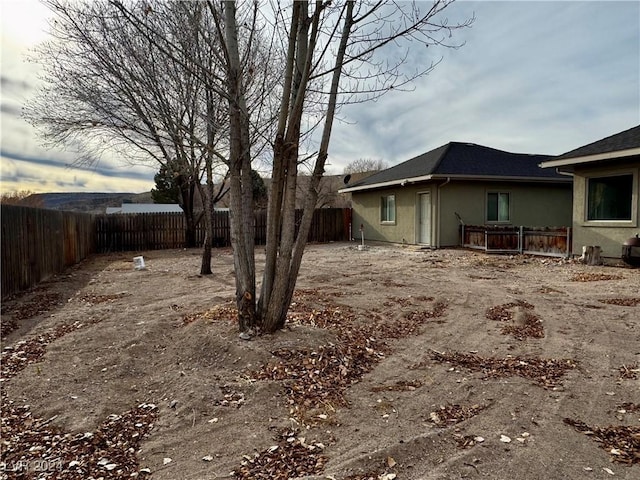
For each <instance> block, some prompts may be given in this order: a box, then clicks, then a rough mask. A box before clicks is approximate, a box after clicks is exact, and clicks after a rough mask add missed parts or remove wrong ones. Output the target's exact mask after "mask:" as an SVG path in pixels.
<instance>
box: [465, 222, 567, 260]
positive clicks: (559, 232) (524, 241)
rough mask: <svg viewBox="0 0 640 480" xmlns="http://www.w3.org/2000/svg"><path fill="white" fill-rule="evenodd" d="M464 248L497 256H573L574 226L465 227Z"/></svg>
mask: <svg viewBox="0 0 640 480" xmlns="http://www.w3.org/2000/svg"><path fill="white" fill-rule="evenodd" d="M461 239H462V240H461V243H462V246H463V247H466V248H475V249H479V250H484V251H485V252H493V253H526V254H530V255H546V256H551V257H569V256H570V255H571V228H570V227H522V226H520V227H518V226H504V227H500V226H494V225H479V226H478V225H462V227H461Z"/></svg>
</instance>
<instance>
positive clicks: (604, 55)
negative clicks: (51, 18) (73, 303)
mask: <svg viewBox="0 0 640 480" xmlns="http://www.w3.org/2000/svg"><path fill="white" fill-rule="evenodd" d="M473 14H475V17H476V21H475V23H474V25H473V27H472V28H471V29H468V30H465V31H463V32H459V33H458V34H456V35H457V36H456V38H457V39H458V40H460V41H464V42H466V44H465V46H464V47H462V48H461V49H458V50H445V49H442V50H436V49H433V50H430V52H431V53H430V54H431V55H433V57H432V58H433V59H436V60H437V59H438V58H440V57H442V62H441V63H440V64H439V65H438V66H437V67H436V69H435V70H434V71H433V72H432V73H431V74H430V75H428V76H427V77H425V78H423V79H421V80H420V81H419V82H418V83H417V84H415V85H414V87H415V88H414V89H413V91H411V92H398V93H394V94H392V95H387V96H385V97H383V98H382V99H380V100H378V101H377V102H371V103H366V104H358V105H352V106H349V107H347V108H345V109H343V111H342V112H341V118H342V121H341V122H339V123H337V124H336V125H335V127H334V131H333V135H332V142H331V147H330V152H329V154H330V166H329V173H341V172H342V168H343V167H344V166H345V165H346V164H347V163H349V162H350V161H352V160H356V159H359V158H373V159H382V160H384V161H386V162H387V163H388V164H389V165H394V164H396V163H400V162H402V161H405V160H408V159H409V158H411V157H413V156H415V155H419V154H421V153H423V152H426V151H429V150H431V149H433V148H436V147H438V146H440V145H443V144H445V143H447V142H449V141H462V142H473V143H478V144H482V145H486V146H489V147H494V148H499V149H503V150H507V151H511V152H519V153H541V154H550V155H555V154H561V153H564V152H566V151H569V150H572V149H574V148H577V147H579V146H582V145H585V144H587V143H590V142H592V141H595V140H599V139H601V138H603V137H606V136H608V135H612V134H614V133H617V132H620V131H622V130H626V129H628V128H630V127H632V126H635V125H638V124H640V2H638V1H637V0H630V1H620V2H615V1H548V2H539V1H503V2H494V1H480V2H471V1H459V2H458V3H456V4H454V5H453V6H452V7H450V9H449V10H448V14H447V16H448V17H449V19H450V21H451V22H453V21H458V20H462V19H464V18H467V17H469V16H471V15H473ZM0 16H1V18H2V56H1V72H0V73H1V91H0V95H1V97H0V110H1V113H2V118H1V124H0V129H1V140H0V142H1V152H0V154H1V159H0V161H1V169H0V181H1V184H0V186H1V189H2V192H7V191H12V190H16V189H28V190H32V191H36V192H61V191H67V192H71V191H78V192H79V191H84V192H143V191H148V190H150V189H151V188H152V187H153V175H154V173H155V172H154V170H153V169H151V168H148V167H135V166H131V165H127V164H126V163H124V162H122V161H121V160H120V159H118V158H113V157H105V158H103V159H102V160H101V162H100V163H99V164H98V165H97V166H93V167H84V168H77V167H70V165H71V164H72V163H73V162H74V160H75V159H76V154H75V152H74V151H72V150H67V151H65V150H63V149H60V148H58V149H56V148H54V149H49V150H47V149H45V148H43V147H42V146H41V142H40V140H39V139H38V137H37V135H36V133H35V131H34V130H33V128H32V127H30V126H29V125H28V124H27V123H26V122H24V121H23V120H22V119H21V118H20V111H21V108H22V104H23V103H24V102H25V101H26V100H27V99H28V98H29V96H30V95H31V94H32V93H33V88H34V86H35V85H36V82H37V73H38V67H37V65H34V64H30V63H28V62H26V60H25V54H26V53H28V51H29V48H30V47H32V46H33V45H34V44H35V43H37V42H39V41H42V40H44V39H45V38H46V35H45V33H44V30H45V29H46V20H45V19H46V16H47V10H46V9H45V8H44V7H42V6H41V5H39V3H38V2H37V1H35V0H0ZM413 61H416V62H428V61H429V58H428V57H427V56H426V55H425V54H424V53H422V51H421V52H420V54H419V55H415V56H414V57H413Z"/></svg>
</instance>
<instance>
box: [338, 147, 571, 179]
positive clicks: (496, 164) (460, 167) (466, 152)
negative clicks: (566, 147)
mask: <svg viewBox="0 0 640 480" xmlns="http://www.w3.org/2000/svg"><path fill="white" fill-rule="evenodd" d="M549 158H551V157H549V156H548V155H530V154H523V153H510V152H505V151H502V150H497V149H495V148H489V147H484V146H482V145H476V144H474V143H459V142H450V143H447V144H446V145H443V146H441V147H438V148H436V149H435V150H431V151H430V152H427V153H423V154H422V155H418V156H417V157H414V158H412V159H410V160H407V161H406V162H403V163H400V164H398V165H395V166H393V167H391V168H388V169H386V170H382V171H380V172H378V173H376V174H374V175H372V176H370V177H367V178H366V179H364V180H362V181H360V182H357V183H354V184H353V185H348V186H347V187H346V188H345V189H344V190H346V191H348V190H349V189H351V188H358V187H359V188H358V189H364V188H363V187H367V186H371V188H375V186H382V185H379V184H393V183H394V182H402V181H405V180H406V181H410V182H411V181H420V180H429V178H421V177H432V178H445V177H456V178H468V179H495V180H507V179H510V180H516V179H517V180H523V181H527V180H532V181H540V180H547V181H564V182H570V181H571V179H570V178H567V177H566V176H564V175H560V174H558V173H557V172H555V171H554V170H548V169H547V170H544V169H542V168H540V167H539V166H538V165H539V164H540V162H543V161H544V160H548V159H549Z"/></svg>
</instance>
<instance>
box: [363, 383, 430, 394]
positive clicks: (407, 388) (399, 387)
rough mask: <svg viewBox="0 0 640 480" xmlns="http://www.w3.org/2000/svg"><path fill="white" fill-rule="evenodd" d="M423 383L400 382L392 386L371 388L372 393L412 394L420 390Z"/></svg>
mask: <svg viewBox="0 0 640 480" xmlns="http://www.w3.org/2000/svg"><path fill="white" fill-rule="evenodd" d="M421 386H422V382H421V381H420V380H410V381H409V380H398V381H397V382H395V383H393V384H391V385H379V386H377V387H371V391H372V392H411V391H413V390H416V389H417V388H420V387H421Z"/></svg>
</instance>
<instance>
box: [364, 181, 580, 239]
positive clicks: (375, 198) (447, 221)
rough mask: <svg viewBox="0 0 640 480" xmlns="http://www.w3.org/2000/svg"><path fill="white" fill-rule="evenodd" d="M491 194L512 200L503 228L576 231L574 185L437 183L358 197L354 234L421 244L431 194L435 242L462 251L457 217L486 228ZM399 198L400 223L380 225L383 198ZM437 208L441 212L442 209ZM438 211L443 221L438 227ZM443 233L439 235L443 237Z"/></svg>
mask: <svg viewBox="0 0 640 480" xmlns="http://www.w3.org/2000/svg"><path fill="white" fill-rule="evenodd" d="M489 191H493V192H495V191H499V192H505V193H506V192H508V193H509V194H510V222H509V223H504V224H503V225H524V226H528V227H544V226H569V225H571V212H572V209H571V199H572V193H571V184H562V185H545V184H524V183H514V182H511V183H505V182H493V183H488V182H461V181H451V182H448V183H446V182H442V181H441V182H438V183H434V182H431V183H427V184H422V185H407V186H405V187H400V186H398V187H393V188H387V189H380V190H374V191H368V192H354V193H353V196H352V206H353V214H354V216H353V233H354V237H355V238H356V239H359V238H360V232H359V228H360V224H363V225H364V233H365V239H367V240H378V241H388V242H394V243H410V244H415V243H418V228H419V227H418V215H419V209H418V202H419V194H420V193H424V192H429V193H430V194H431V241H430V242H429V243H428V244H429V245H431V246H434V247H437V246H439V247H448V246H457V245H458V244H459V242H460V238H459V237H460V234H459V232H460V223H459V221H458V218H457V216H456V213H458V214H459V215H460V217H461V218H462V221H463V222H464V223H465V224H467V225H484V224H485V223H486V220H485V219H486V198H487V193H488V192H489ZM391 194H393V195H395V196H396V222H395V224H394V225H388V224H382V223H381V222H380V198H381V197H382V196H383V195H391ZM438 202H439V203H440V205H441V207H440V209H438ZM438 211H439V212H440V221H439V222H438ZM438 227H440V230H439V231H438Z"/></svg>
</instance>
